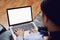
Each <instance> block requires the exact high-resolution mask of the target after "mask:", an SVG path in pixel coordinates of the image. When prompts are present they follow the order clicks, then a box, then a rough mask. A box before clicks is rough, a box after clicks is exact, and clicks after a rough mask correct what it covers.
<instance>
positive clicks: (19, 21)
mask: <svg viewBox="0 0 60 40" xmlns="http://www.w3.org/2000/svg"><path fill="white" fill-rule="evenodd" d="M7 17H8V24H9V27H10V29H11V32H12V33H14V31H15V29H18V28H20V29H21V28H22V29H24V31H25V33H27V32H26V31H27V30H30V29H31V28H35V29H36V30H38V28H37V26H36V25H35V23H34V22H33V15H32V7H31V6H24V7H16V8H8V9H7Z"/></svg>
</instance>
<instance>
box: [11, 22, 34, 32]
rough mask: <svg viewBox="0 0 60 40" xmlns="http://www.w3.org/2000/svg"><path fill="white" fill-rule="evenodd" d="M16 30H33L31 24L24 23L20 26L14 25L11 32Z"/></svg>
mask: <svg viewBox="0 0 60 40" xmlns="http://www.w3.org/2000/svg"><path fill="white" fill-rule="evenodd" d="M18 28H20V29H21V28H22V29H24V31H27V30H30V29H31V28H34V25H33V24H32V23H26V24H22V25H16V26H13V27H12V30H13V31H14V30H16V29H18Z"/></svg>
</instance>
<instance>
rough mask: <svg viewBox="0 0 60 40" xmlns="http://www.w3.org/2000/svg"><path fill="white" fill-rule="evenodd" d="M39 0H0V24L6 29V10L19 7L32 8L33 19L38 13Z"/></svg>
mask: <svg viewBox="0 0 60 40" xmlns="http://www.w3.org/2000/svg"><path fill="white" fill-rule="evenodd" d="M40 4H41V0H0V24H3V25H4V26H5V27H6V28H8V27H9V26H8V21H7V13H6V9H7V8H14V7H21V6H32V13H33V18H34V17H35V16H36V15H37V14H38V13H39V11H40Z"/></svg>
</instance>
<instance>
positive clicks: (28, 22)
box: [6, 6, 33, 26]
mask: <svg viewBox="0 0 60 40" xmlns="http://www.w3.org/2000/svg"><path fill="white" fill-rule="evenodd" d="M26 7H30V8H31V19H32V20H31V21H27V22H22V23H17V24H12V25H10V20H9V15H8V10H13V9H19V8H26ZM6 11H7V19H8V25H9V26H15V25H21V24H25V23H29V22H32V21H33V15H32V7H31V6H23V7H16V8H8V9H6Z"/></svg>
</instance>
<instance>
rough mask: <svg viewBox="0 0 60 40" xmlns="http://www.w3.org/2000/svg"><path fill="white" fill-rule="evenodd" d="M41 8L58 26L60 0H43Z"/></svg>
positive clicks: (59, 20) (59, 22)
mask: <svg viewBox="0 0 60 40" xmlns="http://www.w3.org/2000/svg"><path fill="white" fill-rule="evenodd" d="M41 10H42V12H43V13H44V14H45V15H46V16H47V18H49V19H50V20H51V21H52V22H53V23H54V24H55V25H57V26H60V0H43V2H42V3H41Z"/></svg>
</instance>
